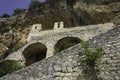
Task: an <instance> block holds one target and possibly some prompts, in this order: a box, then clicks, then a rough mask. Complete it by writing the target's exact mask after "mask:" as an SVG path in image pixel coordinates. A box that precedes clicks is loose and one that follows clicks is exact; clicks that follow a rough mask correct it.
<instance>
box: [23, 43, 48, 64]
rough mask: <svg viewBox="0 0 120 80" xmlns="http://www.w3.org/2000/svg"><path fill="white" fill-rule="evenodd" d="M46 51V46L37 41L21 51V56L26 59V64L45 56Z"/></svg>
mask: <svg viewBox="0 0 120 80" xmlns="http://www.w3.org/2000/svg"><path fill="white" fill-rule="evenodd" d="M46 53H47V47H46V46H45V45H44V44H42V43H39V42H37V43H33V44H31V45H29V46H28V47H27V48H26V49H25V50H24V51H23V56H24V58H25V60H26V63H25V64H26V66H28V65H31V64H32V63H34V62H37V61H40V60H42V59H44V58H46Z"/></svg>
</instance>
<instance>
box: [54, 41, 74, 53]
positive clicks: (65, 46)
mask: <svg viewBox="0 0 120 80" xmlns="http://www.w3.org/2000/svg"><path fill="white" fill-rule="evenodd" d="M75 44H76V43H68V44H65V45H63V46H62V48H55V52H54V53H57V52H60V51H62V50H65V49H68V48H69V47H71V46H74V45H75Z"/></svg>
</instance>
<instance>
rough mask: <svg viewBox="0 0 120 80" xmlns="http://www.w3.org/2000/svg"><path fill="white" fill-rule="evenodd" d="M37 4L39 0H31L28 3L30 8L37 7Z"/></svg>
mask: <svg viewBox="0 0 120 80" xmlns="http://www.w3.org/2000/svg"><path fill="white" fill-rule="evenodd" d="M39 5H40V2H39V1H37V0H32V1H31V3H30V5H29V7H30V8H36V7H38V6H39Z"/></svg>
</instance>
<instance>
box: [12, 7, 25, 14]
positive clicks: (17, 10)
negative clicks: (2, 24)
mask: <svg viewBox="0 0 120 80" xmlns="http://www.w3.org/2000/svg"><path fill="white" fill-rule="evenodd" d="M25 11H26V9H21V8H16V9H14V13H13V15H18V14H21V13H24V12H25Z"/></svg>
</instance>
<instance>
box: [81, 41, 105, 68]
mask: <svg viewBox="0 0 120 80" xmlns="http://www.w3.org/2000/svg"><path fill="white" fill-rule="evenodd" d="M90 44H91V43H90V42H89V41H82V42H81V45H82V47H83V51H82V53H83V55H85V58H86V59H85V63H86V64H87V65H88V66H95V64H96V60H97V59H99V58H100V57H101V56H102V55H103V54H105V53H104V51H103V49H102V48H100V47H97V48H96V49H95V50H89V49H88V47H89V46H90Z"/></svg>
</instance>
